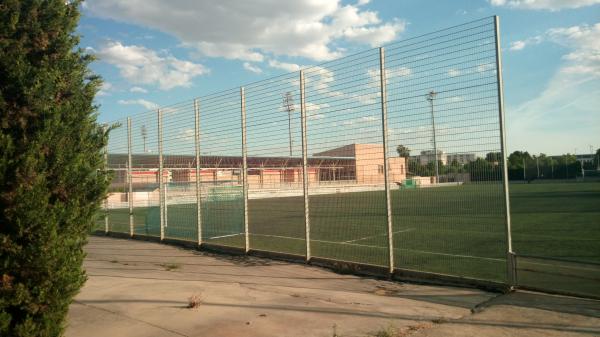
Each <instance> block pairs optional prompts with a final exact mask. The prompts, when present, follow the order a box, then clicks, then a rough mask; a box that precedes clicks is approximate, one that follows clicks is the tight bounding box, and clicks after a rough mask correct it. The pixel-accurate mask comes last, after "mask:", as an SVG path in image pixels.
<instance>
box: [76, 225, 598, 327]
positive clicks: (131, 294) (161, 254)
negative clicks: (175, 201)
mask: <svg viewBox="0 0 600 337" xmlns="http://www.w3.org/2000/svg"><path fill="white" fill-rule="evenodd" d="M86 251H87V252H88V256H87V258H86V260H85V264H84V265H85V268H86V270H87V273H88V276H89V280H88V282H87V283H86V285H85V286H84V288H83V289H82V290H81V293H80V294H79V295H78V296H77V297H76V299H75V302H74V303H73V304H72V305H71V307H70V311H69V316H68V327H67V330H66V336H69V337H70V336H89V337H94V336H117V337H118V336H131V337H137V336H140V337H141V336H233V337H235V336H244V337H251V336H334V335H337V336H366V335H369V334H372V333H373V332H375V331H379V330H381V329H392V330H394V331H395V333H397V335H398V336H406V335H411V336H412V335H414V336H468V335H488V336H508V335H510V336H513V335H517V334H522V335H523V336H535V335H536V334H537V335H539V336H542V335H551V336H562V335H586V336H589V335H590V334H594V333H597V334H600V329H598V328H595V327H598V326H600V319H599V317H600V314H599V313H600V302H598V301H591V300H590V301H587V300H580V299H570V298H564V297H557V296H549V295H540V294H533V293H516V294H509V295H505V296H499V297H498V294H493V293H488V292H484V291H480V290H476V289H467V288H453V287H440V286H425V285H415V284H408V283H399V282H390V281H385V280H377V279H373V278H365V277H358V276H353V275H340V274H336V273H334V272H332V271H329V270H326V269H323V268H319V267H313V266H307V265H302V264H294V263H288V262H282V261H274V260H268V259H261V258H256V257H245V256H227V255H217V254H209V253H204V252H198V251H193V250H187V249H183V248H178V247H172V246H167V245H161V244H157V243H150V242H144V241H134V240H123V239H114V238H105V237H91V238H90V243H89V244H88V246H87V247H86ZM192 295H197V296H198V297H200V299H201V300H200V302H201V303H200V305H199V307H198V308H194V309H189V308H188V307H187V306H188V298H189V297H190V296H192ZM482 303H483V304H482ZM480 304H481V306H480V307H478V305H480ZM558 308H562V309H561V310H558ZM565 308H569V310H567V309H565ZM472 310H473V311H474V312H475V313H472Z"/></svg>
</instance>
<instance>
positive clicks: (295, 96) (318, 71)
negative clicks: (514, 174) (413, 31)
mask: <svg viewBox="0 0 600 337" xmlns="http://www.w3.org/2000/svg"><path fill="white" fill-rule="evenodd" d="M498 27H499V24H498V18H497V17H492V18H485V19H482V20H478V21H474V22H470V23H467V24H463V25H459V26H455V27H451V28H448V29H444V30H440V31H437V32H433V33H430V34H426V35H422V36H419V37H414V38H409V39H405V40H403V41H400V42H397V43H394V44H391V45H388V46H386V47H385V48H378V49H372V50H367V51H365V52H362V53H358V54H355V55H351V56H348V57H344V58H341V59H338V60H335V61H331V62H327V63H323V64H320V65H318V66H313V67H310V68H307V69H304V70H301V71H299V72H295V73H290V74H285V75H282V76H278V77H274V78H271V79H267V80H263V81H259V82H255V83H252V84H249V85H246V86H243V87H241V88H237V89H232V90H227V91H223V92H218V93H214V94H211V95H205V96H200V97H198V98H196V99H194V100H192V101H187V102H183V103H179V104H176V105H172V106H167V107H163V108H160V109H158V110H157V111H150V112H146V113H142V114H138V115H134V116H131V117H129V118H126V119H122V120H119V121H116V122H115V123H113V124H115V125H117V127H116V128H115V129H114V130H113V131H112V132H111V134H110V139H109V144H108V147H107V155H106V158H107V165H108V169H109V170H112V171H113V172H114V177H113V181H112V184H111V187H110V193H109V196H108V198H107V200H106V202H105V207H104V219H103V220H104V221H100V222H99V224H100V226H104V228H102V230H105V231H106V232H121V233H127V234H128V235H130V236H132V237H135V236H155V237H158V238H160V240H164V239H179V240H185V241H189V242H194V243H196V244H198V245H200V246H203V245H207V246H221V247H231V248H236V249H240V250H244V251H245V252H253V251H258V252H271V253H283V254H287V255H289V256H301V257H303V258H304V259H305V260H307V261H319V260H320V261H335V262H340V263H344V262H348V263H354V264H357V265H362V266H375V267H379V268H381V269H383V270H387V271H389V272H392V273H396V274H402V275H420V276H423V277H434V278H435V277H440V278H442V277H445V278H452V279H456V280H463V281H464V282H467V281H469V280H475V281H482V282H489V283H493V284H504V285H515V284H516V282H517V277H516V274H515V271H516V270H517V269H518V268H517V266H516V260H515V258H514V254H513V252H512V246H511V230H510V216H509V215H510V213H509V212H508V210H509V209H508V205H509V203H508V200H509V199H508V185H507V183H508V180H507V179H508V177H507V175H506V172H507V170H506V166H505V165H506V162H505V160H503V158H506V153H505V145H504V130H503V106H502V102H503V97H502V77H501V74H502V73H501V58H500V45H499V38H498Z"/></svg>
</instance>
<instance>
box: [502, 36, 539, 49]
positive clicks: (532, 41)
mask: <svg viewBox="0 0 600 337" xmlns="http://www.w3.org/2000/svg"><path fill="white" fill-rule="evenodd" d="M543 40H544V39H543V37H542V36H539V35H538V36H534V37H530V38H528V39H525V40H517V41H513V42H511V43H510V47H509V48H508V49H509V50H511V51H518V50H523V49H524V48H525V47H526V46H530V45H536V44H539V43H541V42H542V41H543Z"/></svg>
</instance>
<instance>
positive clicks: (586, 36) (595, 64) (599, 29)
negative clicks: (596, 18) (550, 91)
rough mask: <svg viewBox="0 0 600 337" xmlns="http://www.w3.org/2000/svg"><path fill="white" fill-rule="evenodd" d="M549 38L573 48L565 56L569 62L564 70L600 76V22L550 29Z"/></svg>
mask: <svg viewBox="0 0 600 337" xmlns="http://www.w3.org/2000/svg"><path fill="white" fill-rule="evenodd" d="M547 35H548V38H549V39H550V40H551V41H553V42H555V43H558V44H560V45H562V46H565V47H567V48H570V49H572V51H571V52H570V53H568V54H567V55H565V56H563V59H565V60H567V62H568V64H567V65H566V66H565V67H563V69H562V71H563V72H567V73H571V74H582V75H588V76H595V77H600V23H596V24H595V25H593V26H588V25H581V26H573V27H568V28H554V29H550V30H548V33H547Z"/></svg>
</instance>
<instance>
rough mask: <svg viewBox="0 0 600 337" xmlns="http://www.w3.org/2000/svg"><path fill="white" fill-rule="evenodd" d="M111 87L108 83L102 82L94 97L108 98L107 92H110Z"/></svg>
mask: <svg viewBox="0 0 600 337" xmlns="http://www.w3.org/2000/svg"><path fill="white" fill-rule="evenodd" d="M112 88H113V85H112V84H111V83H110V82H102V86H100V90H98V93H96V96H108V95H110V93H109V91H111V90H112Z"/></svg>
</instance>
